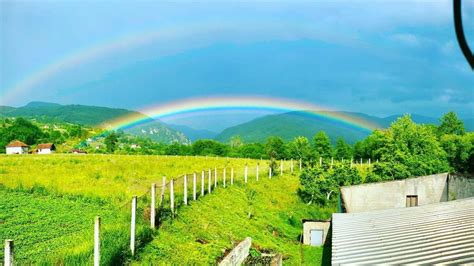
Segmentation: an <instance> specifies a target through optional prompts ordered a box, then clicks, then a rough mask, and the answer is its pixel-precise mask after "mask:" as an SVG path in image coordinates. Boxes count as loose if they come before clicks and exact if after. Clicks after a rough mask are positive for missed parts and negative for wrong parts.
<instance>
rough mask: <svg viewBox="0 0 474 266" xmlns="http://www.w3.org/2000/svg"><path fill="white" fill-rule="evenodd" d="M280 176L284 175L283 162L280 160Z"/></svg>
mask: <svg viewBox="0 0 474 266" xmlns="http://www.w3.org/2000/svg"><path fill="white" fill-rule="evenodd" d="M280 175H283V160H280Z"/></svg>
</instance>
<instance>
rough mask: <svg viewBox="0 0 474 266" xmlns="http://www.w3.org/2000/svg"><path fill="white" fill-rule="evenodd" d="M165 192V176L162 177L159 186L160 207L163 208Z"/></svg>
mask: <svg viewBox="0 0 474 266" xmlns="http://www.w3.org/2000/svg"><path fill="white" fill-rule="evenodd" d="M165 190H166V176H163V181H162V184H161V196H160V207H161V206H163V205H164V202H165Z"/></svg>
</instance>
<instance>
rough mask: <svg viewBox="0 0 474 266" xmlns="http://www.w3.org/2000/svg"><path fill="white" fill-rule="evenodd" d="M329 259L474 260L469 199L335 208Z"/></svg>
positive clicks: (473, 208)
mask: <svg viewBox="0 0 474 266" xmlns="http://www.w3.org/2000/svg"><path fill="white" fill-rule="evenodd" d="M332 264H333V265H338V264H473V265H474V198H468V199H462V200H456V201H449V202H442V203H437V204H430V205H424V206H419V207H411V208H398V209H390V210H381V211H372V212H361V213H334V214H333V215H332Z"/></svg>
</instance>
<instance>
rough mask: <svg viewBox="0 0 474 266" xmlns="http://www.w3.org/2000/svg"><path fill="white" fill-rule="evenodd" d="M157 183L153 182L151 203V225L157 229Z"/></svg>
mask: <svg viewBox="0 0 474 266" xmlns="http://www.w3.org/2000/svg"><path fill="white" fill-rule="evenodd" d="M155 197H156V184H155V183H153V184H151V204H150V227H151V229H155V217H156V213H155V211H156V198H155Z"/></svg>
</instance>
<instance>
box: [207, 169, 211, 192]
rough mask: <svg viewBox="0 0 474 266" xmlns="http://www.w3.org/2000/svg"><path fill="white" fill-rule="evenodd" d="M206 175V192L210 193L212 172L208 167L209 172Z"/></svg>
mask: <svg viewBox="0 0 474 266" xmlns="http://www.w3.org/2000/svg"><path fill="white" fill-rule="evenodd" d="M208 177H209V180H208V181H207V185H208V188H207V190H208V193H209V194H211V191H212V173H211V168H209V174H208Z"/></svg>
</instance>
